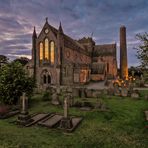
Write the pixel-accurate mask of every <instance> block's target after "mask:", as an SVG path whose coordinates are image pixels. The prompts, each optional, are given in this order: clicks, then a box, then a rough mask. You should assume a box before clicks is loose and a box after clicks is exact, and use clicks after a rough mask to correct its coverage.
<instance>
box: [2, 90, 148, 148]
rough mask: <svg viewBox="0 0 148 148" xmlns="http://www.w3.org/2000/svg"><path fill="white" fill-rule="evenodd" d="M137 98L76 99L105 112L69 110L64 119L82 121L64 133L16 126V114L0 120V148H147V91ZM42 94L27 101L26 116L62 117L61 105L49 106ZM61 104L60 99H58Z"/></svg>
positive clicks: (35, 126)
mask: <svg viewBox="0 0 148 148" xmlns="http://www.w3.org/2000/svg"><path fill="white" fill-rule="evenodd" d="M140 94H141V95H140V97H139V98H138V99H133V98H131V97H121V96H111V95H109V96H108V95H101V98H100V97H99V98H97V99H96V98H85V97H83V98H79V97H76V98H75V99H74V102H77V100H79V102H81V101H82V102H84V101H85V102H87V101H89V102H92V104H97V102H98V100H99V101H101V102H102V103H103V104H105V105H106V106H107V107H108V109H109V110H107V111H102V110H98V109H96V110H81V109H80V108H78V107H75V106H72V107H69V113H68V116H77V117H82V118H83V120H82V121H81V123H80V124H79V126H78V127H77V129H76V130H74V131H73V132H71V133H70V132H66V131H63V130H61V129H58V128H50V127H43V126H41V125H39V124H34V125H32V126H30V127H24V126H20V125H19V124H17V123H16V121H17V120H18V116H19V114H17V115H15V116H12V117H10V118H8V119H0V145H1V147H100V146H101V147H143V148H144V147H147V145H148V141H147V139H148V130H147V128H145V126H146V125H148V121H146V120H145V115H144V110H146V109H147V106H148V101H147V100H146V99H145V98H144V96H145V95H146V94H147V90H143V91H140ZM43 96H44V94H43V93H42V94H34V96H32V98H31V99H30V100H29V102H28V104H29V106H28V112H29V115H34V114H36V113H42V114H43V113H57V114H59V115H63V114H64V109H63V106H62V105H53V104H52V101H51V99H50V100H48V99H44V98H43ZM59 99H60V100H61V102H62V101H63V99H64V98H63V97H62V96H61V97H60V98H59Z"/></svg>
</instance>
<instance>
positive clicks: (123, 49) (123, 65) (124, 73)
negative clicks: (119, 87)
mask: <svg viewBox="0 0 148 148" xmlns="http://www.w3.org/2000/svg"><path fill="white" fill-rule="evenodd" d="M120 77H121V78H122V79H127V78H128V64H127V45H126V27H125V26H121V27H120Z"/></svg>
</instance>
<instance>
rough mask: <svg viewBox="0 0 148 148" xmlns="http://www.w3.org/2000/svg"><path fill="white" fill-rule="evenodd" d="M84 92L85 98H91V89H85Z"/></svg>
mask: <svg viewBox="0 0 148 148" xmlns="http://www.w3.org/2000/svg"><path fill="white" fill-rule="evenodd" d="M85 94H86V97H87V98H91V97H92V90H91V89H85Z"/></svg>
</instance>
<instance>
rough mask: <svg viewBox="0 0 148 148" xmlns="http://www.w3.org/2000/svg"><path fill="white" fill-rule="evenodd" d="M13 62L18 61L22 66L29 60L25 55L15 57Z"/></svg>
mask: <svg viewBox="0 0 148 148" xmlns="http://www.w3.org/2000/svg"><path fill="white" fill-rule="evenodd" d="M14 62H19V63H21V64H22V65H23V66H25V65H26V64H27V63H28V62H29V59H28V58H26V57H20V58H18V59H15V60H14Z"/></svg>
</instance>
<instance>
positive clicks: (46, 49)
mask: <svg viewBox="0 0 148 148" xmlns="http://www.w3.org/2000/svg"><path fill="white" fill-rule="evenodd" d="M46 41H47V42H46ZM46 44H47V45H46ZM49 47H50V44H49V39H48V38H47V37H46V38H45V39H44V59H45V60H46V61H49V60H50V48H49Z"/></svg>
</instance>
